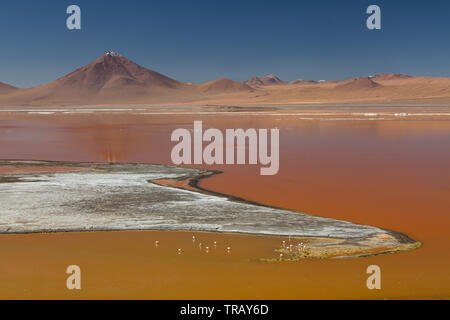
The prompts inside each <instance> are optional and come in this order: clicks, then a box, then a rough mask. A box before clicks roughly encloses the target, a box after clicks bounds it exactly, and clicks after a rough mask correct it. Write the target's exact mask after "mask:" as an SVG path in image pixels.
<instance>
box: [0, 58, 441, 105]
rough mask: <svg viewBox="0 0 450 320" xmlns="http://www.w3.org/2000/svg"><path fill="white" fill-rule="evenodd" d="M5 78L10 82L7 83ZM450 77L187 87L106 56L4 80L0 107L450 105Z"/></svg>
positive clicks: (273, 80)
mask: <svg viewBox="0 0 450 320" xmlns="http://www.w3.org/2000/svg"><path fill="white" fill-rule="evenodd" d="M2 80H5V79H2ZM449 102H450V78H444V77H441V78H438V77H423V76H409V75H404V74H389V73H384V74H378V75H374V76H369V77H358V78H351V79H346V80H343V81H323V80H321V81H314V80H302V79H298V80H294V81H291V82H284V81H282V80H281V79H279V78H278V77H276V76H274V75H267V76H265V77H262V78H258V77H252V78H250V79H249V80H247V81H245V82H238V81H233V80H230V79H226V78H221V79H217V80H213V81H208V82H205V83H202V84H199V85H197V84H192V83H184V82H180V81H177V80H174V79H172V78H169V77H167V76H165V75H163V74H161V73H158V72H155V71H152V70H149V69H147V68H145V67H142V66H140V65H138V64H136V63H134V62H132V61H131V60H129V59H127V58H125V57H123V56H121V55H119V54H116V53H114V52H110V51H109V52H106V53H105V54H104V55H103V56H101V57H100V58H98V59H97V60H95V61H93V62H92V63H90V64H88V65H86V66H84V67H82V68H79V69H77V70H75V71H74V72H72V73H70V74H68V75H66V76H64V77H61V78H59V79H57V80H54V81H52V82H49V83H46V84H43V85H40V86H37V87H34V88H23V89H22V88H15V87H13V86H10V85H8V84H6V83H2V82H0V106H3V107H13V106H89V105H126V104H133V105H147V106H151V105H217V106H220V105H271V104H277V105H283V104H299V105H301V104H357V103H367V104H380V105H383V104H394V105H396V104H447V103H449Z"/></svg>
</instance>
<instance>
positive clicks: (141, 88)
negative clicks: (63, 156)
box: [2, 52, 195, 105]
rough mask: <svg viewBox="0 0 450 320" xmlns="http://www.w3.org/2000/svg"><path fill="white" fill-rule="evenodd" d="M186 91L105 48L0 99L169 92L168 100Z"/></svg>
mask: <svg viewBox="0 0 450 320" xmlns="http://www.w3.org/2000/svg"><path fill="white" fill-rule="evenodd" d="M190 94H192V95H195V90H193V88H191V86H189V85H188V84H185V83H183V82H179V81H177V80H174V79H172V78H169V77H167V76H165V75H163V74H161V73H158V72H155V71H152V70H149V69H147V68H144V67H142V66H140V65H138V64H136V63H134V62H133V61H131V60H129V59H127V58H125V57H123V56H121V55H119V54H116V53H114V52H107V53H105V54H104V55H103V56H101V57H100V58H98V59H97V60H95V61H94V62H92V63H90V64H88V65H86V66H84V67H82V68H80V69H77V70H75V71H74V72H72V73H70V74H68V75H66V76H64V77H62V78H59V79H57V80H55V81H52V82H49V83H47V84H44V85H41V86H38V87H35V88H31V89H21V90H18V91H17V93H13V94H9V95H8V96H7V97H5V98H4V99H2V101H3V100H6V101H5V102H3V104H4V103H11V104H15V105H18V104H21V105H28V104H29V105H43V104H52V105H54V104H61V105H64V104H77V105H83V104H86V105H89V104H107V103H118V102H119V103H120V102H122V101H123V102H124V103H147V102H150V103H155V102H163V101H165V99H166V98H167V97H169V96H170V97H171V99H172V101H176V100H177V99H178V98H179V99H181V98H183V99H186V97H189V95H190ZM181 96H183V97H181Z"/></svg>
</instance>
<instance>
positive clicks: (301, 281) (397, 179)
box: [0, 113, 450, 299]
mask: <svg viewBox="0 0 450 320" xmlns="http://www.w3.org/2000/svg"><path fill="white" fill-rule="evenodd" d="M194 120H203V124H204V127H217V128H237V127H243V128H247V127H254V128H260V127H261V128H271V127H274V126H277V127H279V129H280V171H279V173H278V175H275V176H260V175H259V166H216V167H214V168H215V169H220V170H223V171H224V173H223V174H221V175H217V176H214V177H213V178H210V179H207V180H204V181H203V182H202V186H203V187H206V188H209V189H212V190H215V191H219V192H224V193H228V194H233V195H237V196H240V197H244V198H247V199H250V200H254V201H258V202H261V203H265V204H270V205H276V206H281V207H285V208H290V209H295V210H299V211H305V212H308V213H311V214H315V215H321V216H326V217H332V218H339V219H344V220H349V221H352V222H357V223H363V224H370V225H375V226H379V227H382V228H386V229H393V230H396V231H400V232H403V233H406V234H408V235H409V236H410V237H412V238H413V239H416V240H419V241H421V242H422V243H423V247H422V248H420V249H418V250H415V251H411V252H406V253H400V254H391V255H383V256H375V257H370V258H364V259H350V260H335V261H331V260H315V261H303V262H302V263H301V264H261V263H257V262H252V261H246V260H245V259H242V260H239V261H235V263H236V264H233V266H232V267H233V268H235V269H233V270H235V272H234V273H233V275H231V273H230V272H231V271H230V270H229V269H227V268H226V263H225V262H224V261H225V260H220V259H219V260H218V261H209V260H202V261H203V262H201V263H200V265H197V264H195V263H194V264H192V263H193V262H192V261H191V262H189V263H188V262H186V261H184V262H183V263H184V264H183V263H181V262H180V265H179V266H180V267H181V266H182V267H183V268H186V270H191V271H192V270H200V271H201V270H203V269H202V268H204V267H205V266H204V264H205V263H206V264H209V263H211V264H212V266H214V268H215V269H214V268H213V269H214V270H215V271H214V272H216V276H217V277H214V279H215V280H214V281H215V282H214V284H213V283H211V281H212V280H211V279H212V278H211V277H212V275H211V274H213V271H211V265H210V266H209V267H208V268H207V269H205V270H203V271H204V273H203V275H204V277H206V279H207V280H208V281H206V280H205V278H203V280H202V277H201V276H200V275H199V274H197V273H196V272H193V271H192V272H191V273H190V277H194V278H195V277H197V281H194V280H193V279H185V280H180V279H179V278H177V277H176V276H174V275H173V273H170V274H169V273H168V274H164V272H162V271H161V273H159V274H158V280H155V279H153V278H151V277H150V276H149V275H147V274H145V268H144V267H145V266H147V267H148V265H147V264H146V263H147V262H145V261H144V260H142V257H141V256H140V255H136V256H134V258H133V259H135V260H133V261H135V262H136V265H135V268H136V274H137V275H139V274H141V273H142V274H141V275H142V277H141V279H143V280H142V281H144V283H145V281H148V283H151V284H152V285H153V286H156V287H158V285H159V286H160V287H161V290H160V294H159V295H158V294H156V293H154V292H150V291H145V290H144V288H141V287H139V286H136V285H135V286H134V287H133V286H128V287H127V285H126V283H121V285H118V288H121V290H122V291H120V290H119V292H118V293H117V292H115V295H112V297H128V296H130V297H131V296H132V297H144V298H145V297H151V298H174V297H175V298H208V297H211V298H214V297H219V298H294V299H295V298H384V297H387V298H449V297H450V275H449V273H448V270H450V232H449V231H450V148H449V146H450V122H449V121H438V120H433V121H406V120H405V121H357V120H355V121H316V120H311V121H305V120H300V119H298V118H297V117H295V116H244V115H239V114H227V115H223V116H217V115H214V116H207V115H202V116H199V115H197V116H187V115H183V116H174V115H170V116H168V115H130V114H128V115H126V114H117V115H114V114H110V115H107V114H102V115H98V114H95V115H92V114H85V115H73V114H70V115H69V114H67V115H57V114H55V115H26V114H15V113H13V114H8V115H0V158H3V159H5V158H8V159H47V160H71V161H123V162H146V163H170V150H171V147H172V146H173V144H171V143H170V133H171V132H172V130H173V129H174V128H179V127H185V128H192V124H193V121H194ZM199 167H204V168H211V167H208V166H199ZM112 234H114V233H112ZM112 234H111V233H108V235H106V234H105V235H104V236H103V237H105V238H106V237H108V238H111V237H113V238H114V239H115V240H114V241H116V242H117V241H119V240H118V239H119V238H120V239H122V238H121V237H123V236H113V235H112ZM22 237H26V236H22ZM62 237H64V235H62ZM65 237H66V241H69V238H70V237H73V236H67V235H66V236H65ZM96 237H102V236H101V235H100V236H98V235H97V236H96ZM151 237H153V235H152V236H151ZM246 237H248V236H246ZM2 238H3V239H4V237H2ZM263 238H264V237H263ZM127 239H128V241H130V242H132V243H133V241H138V239H139V236H134V235H133V236H130V237H127ZM261 239H262V238H261ZM4 241H6V240H4ZM14 241H15V240H14V239H12V238H8V243H10V242H11V243H12V245H14V243H15V242H14ZM23 241H25V240H23ZM27 241H29V243H30V246H32V242H31V241H30V240H27ZM36 241H37V243H40V242H39V241H40V240H39V241H38V240H36ZM42 241H44V240H42ZM46 241H47V240H46ZM83 241H87V240H80V243H83ZM121 241H126V240H124V239H122V240H121ZM149 241H150V240H149ZM227 241H228V240H227ZM239 241H241V242H240V243H242V244H243V245H246V246H248V247H249V248H248V251H251V250H252V247H255V248H257V247H258V245H256V243H259V244H260V243H270V244H271V245H272V246H273V245H274V244H273V243H272V242H271V241H272V240H267V239H266V240H260V238H257V237H251V236H250V237H249V238H246V239H244V240H242V239H241V240H239ZM252 241H253V242H252ZM264 241H265V242H264ZM277 241H278V240H277ZM55 245H56V244H55ZM104 248H106V245H105V246H104ZM271 248H272V247H271ZM23 250H25V253H24V254H26V249H23ZM30 250H32V249H30ZM85 250H86V251H87V252H89V248H86V249H85ZM105 250H107V249H105ZM109 250H119V252H117V253H116V254H118V255H119V256H120V255H121V254H124V253H123V252H122V251H120V247H119V248H117V249H116V248H114V247H113V248H111V249H109ZM6 251H8V250H6ZM6 251H5V252H6ZM8 252H9V251H8ZM261 252H264V254H269V252H270V250H267V248H266V249H265V251H261ZM10 254H11V253H10ZM46 258H47V259H52V256H51V255H49V256H46ZM53 259H55V261H56V260H58V259H59V258H58V257H56V256H55V257H53ZM90 259H91V260H89V259H88V260H89V261H93V260H95V259H96V258H95V257H94V256H92V257H91V258H90ZM111 259H113V258H111ZM114 259H116V260H120V259H118V258H117V257H115V258H114ZM25 260H26V259H25ZM116 260H114V261H116ZM130 263H132V262H130ZM173 263H174V264H171V267H170V268H169V269H170V270H172V269H171V268H174V269H175V270H178V269H177V263H176V262H173ZM186 263H187V264H186ZM202 263H203V264H202ZM370 264H377V265H379V266H380V267H381V269H382V290H381V291H379V292H373V291H369V290H367V288H366V287H365V278H366V274H365V268H366V267H367V266H368V265H370ZM163 265H164V264H163ZM130 267H131V266H128V267H127V268H130ZM228 267H229V266H228ZM163 269H164V268H163ZM169 269H168V270H169ZM8 270H9V269H8ZM200 271H198V272H200ZM24 272H25V270H24ZM140 272H141V273H140ZM172 272H175V271H173V270H172ZM180 272H181V271H180ZM186 272H188V271H186ZM38 274H39V273H37V274H36V276H37V275H38ZM181 274H183V273H181ZM171 275H172V276H171ZM185 275H186V277H187V274H185ZM15 276H18V275H17V274H15ZM98 276H99V277H101V273H100V272H98ZM173 277H175V278H176V280H175V278H173ZM231 277H232V279H233V280H232V281H231V280H230V279H231ZM126 279H128V280H130V279H129V278H127V277H125V276H124V278H123V279H122V280H123V281H125V280H126ZM30 281H31V280H30ZM230 281H231V282H230ZM161 283H165V286H163V285H162V284H161ZM231 284H232V285H231ZM192 286H195V287H196V289H189V287H192ZM124 288H128V290H124ZM133 288H134V289H133ZM162 288H164V289H162ZM189 290H190V291H189ZM206 291H208V293H207V292H206ZM38 292H40V294H43V295H44V297H46V295H45V294H44V293H43V292H42V291H38ZM101 292H103V291H101V290H100V292H96V293H95V294H92V295H91V296H89V295H88V297H97V296H101V297H104V296H105V295H106V297H109V296H108V295H107V294H106V293H103V294H104V295H102V293H101ZM2 295H3V296H5V295H6V296H7V293H3V294H2ZM38 295H39V294H38ZM50 296H51V295H50Z"/></svg>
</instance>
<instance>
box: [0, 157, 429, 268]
mask: <svg viewBox="0 0 450 320" xmlns="http://www.w3.org/2000/svg"><path fill="white" fill-rule="evenodd" d="M1 167H9V168H16V169H19V171H16V172H12V173H4V174H2V175H0V193H1V192H2V191H1V189H2V188H1V187H2V186H5V185H8V186H9V189H8V190H9V191H10V189H11V188H14V187H17V188H18V189H17V190H16V191H14V190H13V192H25V193H24V196H23V199H27V196H26V194H29V193H30V190H29V189H26V188H27V187H28V188H35V187H36V186H37V187H38V189H39V190H40V192H44V193H45V192H50V193H53V194H54V195H53V196H54V197H55V196H56V197H57V198H52V196H49V195H44V194H43V193H41V194H40V195H38V196H35V197H34V198H30V196H28V200H25V201H24V202H25V204H24V205H23V206H22V207H21V208H16V209H14V207H16V206H17V203H14V201H15V200H14V198H12V200H11V199H9V200H8V199H6V201H5V202H4V207H6V208H8V205H9V206H10V207H12V208H9V209H6V210H9V211H8V212H9V213H8V214H9V215H6V216H5V215H4V214H2V217H3V219H5V217H10V220H9V221H11V222H10V227H9V228H12V227H11V226H16V227H15V228H16V229H15V230H10V229H5V223H3V225H4V226H3V227H1V226H0V229H1V230H0V233H7V234H11V233H13V234H14V233H16V234H17V233H19V234H20V233H22V234H23V233H25V234H28V233H48V232H51V233H55V232H80V231H114V230H120V231H122V230H168V231H192V232H223V233H230V232H231V233H242V234H258V235H269V236H284V237H287V236H289V237H293V238H296V239H299V241H303V242H305V243H308V251H307V252H306V251H305V252H297V251H295V250H294V252H292V248H289V249H287V248H285V247H280V248H278V249H277V250H279V251H280V252H282V253H283V254H284V256H285V258H284V259H289V260H298V259H301V258H306V257H315V258H338V257H355V256H367V255H375V254H383V253H392V252H397V251H406V250H411V249H415V248H417V247H419V246H420V245H421V244H420V243H419V242H417V241H414V240H412V239H410V238H409V237H408V236H406V235H404V234H401V233H399V232H395V231H390V230H384V229H379V228H375V227H369V226H363V225H358V224H353V223H349V222H343V221H338V220H333V219H328V218H322V217H317V216H310V215H307V214H304V213H300V212H295V211H291V210H285V209H282V208H277V207H269V206H263V205H261V204H259V203H256V202H252V201H248V200H246V199H242V198H239V197H233V196H229V195H226V194H221V193H217V192H214V191H210V190H207V189H204V188H202V187H200V186H199V181H200V180H202V179H204V178H207V177H210V176H212V175H215V174H218V173H219V172H217V171H215V172H213V171H203V170H200V171H199V170H194V169H183V168H179V167H174V166H161V165H159V166H158V165H143V164H120V165H118V164H116V165H107V164H93V163H76V162H58V161H53V162H50V161H29V160H22V161H19V160H16V161H13V160H7V161H0V168H1ZM30 167H31V168H33V167H34V168H40V169H41V170H40V171H39V170H38V171H37V172H34V173H33V172H32V171H33V170H31V172H30V171H28V172H27V173H25V174H24V173H19V172H20V168H22V169H24V168H30ZM42 167H45V168H47V169H48V171H45V170H47V169H45V170H44V171H42ZM54 167H58V168H61V167H62V168H68V170H67V171H65V172H53V173H52V168H54ZM166 168H170V170H176V172H179V173H177V174H175V176H173V174H172V177H171V176H170V175H168V178H166V177H165V174H163V175H162V176H159V177H157V179H150V180H151V182H153V184H154V185H158V186H159V188H161V186H163V188H164V189H163V191H161V190H160V189H154V191H153V193H155V192H162V193H161V194H158V196H157V198H155V199H154V200H152V201H156V202H157V204H156V205H155V203H154V202H146V201H147V200H145V201H144V200H143V198H139V197H140V194H141V189H140V188H142V185H141V184H138V185H134V184H133V183H134V180H133V179H134V178H133V179H131V180H130V178H129V176H130V175H132V174H133V170H135V171H136V170H137V171H138V174H141V173H145V175H144V176H146V175H148V172H147V171H146V170H148V169H151V170H153V171H154V170H163V171H164V170H167V169H166ZM73 170H75V172H74V171H73ZM80 170H85V171H86V172H85V173H83V171H80ZM177 170H178V171H177ZM183 170H188V171H187V174H186V171H183ZM94 171H95V173H93V172H94ZM124 171H125V173H126V175H127V179H129V180H124V182H121V183H122V184H125V185H130V186H132V188H133V190H134V191H130V190H131V189H126V188H125V189H124V190H123V191H122V189H120V190H121V191H119V193H117V192H118V191H117V190H118V189H117V188H121V187H122V185H121V183H118V184H117V185H115V186H113V190H114V192H113V193H112V194H108V193H105V195H104V196H100V197H99V198H98V199H97V198H96V199H91V198H89V197H92V195H91V194H90V193H89V194H88V196H87V197H86V195H84V194H83V190H85V189H86V188H89V186H86V185H76V186H75V187H74V189H73V190H71V191H70V192H71V193H70V192H69V193H68V195H69V196H68V197H69V198H70V199H68V198H67V196H65V195H64V194H63V191H61V192H60V193H61V194H59V195H56V194H57V193H58V191H57V190H53V191H52V190H50V191H49V190H42V189H45V188H46V187H45V183H46V182H42V181H47V180H50V182H49V183H50V185H52V184H62V185H64V188H65V189H71V188H73V187H71V186H70V185H68V184H67V183H68V182H69V183H70V179H71V178H73V177H75V178H77V179H79V177H78V176H77V175H81V178H82V179H81V180H85V179H89V178H91V179H92V177H96V176H97V175H99V179H100V180H99V181H102V182H101V183H102V184H103V187H101V188H100V189H95V190H96V191H95V193H99V192H103V191H101V190H104V189H105V188H106V187H105V186H106V185H107V184H108V183H109V182H108V181H109V180H104V179H105V177H106V179H112V180H110V181H116V180H117V177H119V180H120V179H121V178H123V176H121V175H120V174H121V173H122V172H124ZM99 172H103V173H99ZM111 172H112V173H113V174H117V173H115V172H118V173H119V175H118V176H117V175H116V176H112V177H110V176H108V175H109V174H111ZM86 174H87V176H86ZM92 174H94V176H92ZM67 175H72V176H70V177H68V179H69V180H64V179H66V178H67ZM102 175H103V176H102ZM55 177H56V178H55ZM139 177H140V175H139ZM11 179H12V180H11ZM14 179H16V180H14ZM26 179H29V180H28V181H27V180H26ZM42 179H44V180H42ZM52 179H53V180H52ZM58 179H63V180H58ZM148 182H149V180H145V183H148ZM33 183H35V184H36V183H38V184H39V183H41V185H34V184H33ZM42 183H44V185H42ZM25 185H27V186H25ZM150 185H152V184H148V186H150ZM80 186H81V187H80ZM148 186H147V187H146V186H143V187H144V190H147V188H148ZM21 187H24V188H25V189H24V190H22V191H21V189H20V188H21ZM135 188H137V189H136V190H137V191H136V190H135ZM33 190H34V191H32V190H31V193H33V192H37V191H36V190H37V189H33ZM92 190H93V189H92ZM92 190H91V191H92ZM170 190H182V192H188V194H184V193H182V194H181V195H180V194H178V195H177V194H176V193H173V192H172V193H171V191H170ZM66 191H67V190H66ZM3 192H5V189H3ZM121 192H122V193H123V194H125V195H127V194H130V195H132V196H131V197H130V196H125V197H123V198H121V194H120V193H121ZM130 192H133V193H130ZM145 192H146V193H148V192H149V191H145ZM150 194H152V191H150ZM200 194H202V195H203V196H200ZM5 195H6V194H5V193H4V198H5ZM110 195H112V196H113V197H114V200H112V198H111V197H110ZM14 196H16V194H14ZM60 196H62V198H63V199H64V201H62V202H61V201H60V199H59V198H58V197H60ZM75 196H77V197H79V198H77V199H75V200H74V199H71V197H75ZM167 196H168V197H169V199H171V200H170V201H169V202H167V201H166V200H165V199H166V198H165V197H167ZM179 196H181V197H182V198H181V207H176V206H175V207H174V208H178V209H173V210H174V212H178V211H180V213H181V215H178V216H177V215H176V214H173V213H170V214H169V215H168V216H167V214H168V213H166V211H167V210H165V209H164V210H163V209H161V207H160V206H158V205H159V204H160V203H161V205H162V206H164V205H174V200H175V199H176V197H179ZM42 197H43V198H44V200H43V199H41V198H42ZM129 197H130V198H129ZM145 197H148V195H147V196H145ZM174 197H175V198H174ZM6 198H7V197H6ZM117 198H119V199H117ZM197 198H198V199H197ZM55 199H56V200H55ZM130 199H137V200H133V201H131V203H129V202H130ZM139 199H140V200H139ZM183 199H184V200H183ZM192 199H194V200H192ZM27 201H30V202H31V204H30V206H31V208H33V207H36V206H39V203H44V204H45V205H48V204H49V201H50V205H51V207H52V209H51V210H50V209H47V211H52V210H53V211H52V212H50V213H49V212H42V210H38V211H35V210H34V209H30V208H29V207H27V203H26V202H27ZM41 201H43V202H41ZM52 201H53V202H52ZM175 201H178V200H175ZM186 201H194V202H195V203H193V206H192V205H187V204H186V203H189V202H186ZM196 201H197V202H198V201H200V202H199V203H200V205H199V204H197V202H196ZM123 203H128V207H127V206H125V207H124V206H123ZM201 203H203V204H201ZM99 205H100V207H99ZM105 206H106V207H107V208H106V209H105V208H104V207H105ZM130 206H131V207H130ZM134 206H138V207H137V208H141V207H142V208H144V209H145V210H143V211H142V210H141V209H142V208H141V209H139V210H140V211H139V210H138V211H136V210H137V209H136V207H134ZM55 208H56V209H55ZM60 208H63V209H61V210H62V211H61V210H59V209H60ZM71 208H72V209H73V210H74V211H73V212H74V213H72V214H71V213H70V212H71ZM133 208H135V209H133ZM181 208H182V209H181ZM2 210H3V211H5V209H2ZM83 210H84V211H86V213H87V214H86V215H85V216H83V214H82V213H83ZM102 210H105V211H104V212H105V213H104V214H99V212H102ZM128 210H131V211H132V212H131V213H128ZM202 210H203V211H204V212H202ZM17 211H21V212H22V211H23V212H28V214H24V215H23V216H18V217H17V218H16V217H15V216H14V215H15V213H16V212H17ZM169 211H170V210H169ZM149 212H151V214H153V213H154V212H157V214H156V216H158V215H162V216H166V218H165V219H169V220H168V221H171V220H173V219H175V220H174V221H175V224H174V222H171V223H170V224H167V222H164V221H165V220H162V221H161V222H160V223H158V222H156V224H155V221H154V220H152V219H153V218H151V217H150V216H145V215H144V216H143V214H144V213H145V214H148V213H149ZM193 212H195V214H194V215H192V213H193ZM214 212H217V213H216V214H214ZM237 213H239V214H238V215H237V216H236V214H237ZM77 214H78V215H79V216H78V217H77V218H76V219H79V220H76V219H75V221H74V220H73V217H72V216H73V215H75V216H76V215H77ZM35 215H42V217H43V218H45V219H46V220H48V221H49V223H53V224H54V225H53V227H50V228H48V226H47V225H46V224H42V223H41V222H40V221H38V220H36V219H35V217H34V218H33V216H35ZM71 215H72V216H71ZM186 215H188V216H189V215H191V216H190V218H186V217H185V216H186ZM257 217H259V218H257ZM33 219H35V220H33ZM111 219H112V220H111ZM148 219H150V220H148ZM180 219H181V220H180ZM185 219H187V220H185ZM202 219H206V220H205V221H209V222H207V223H206V224H204V222H202V221H203V220H202ZM230 219H231V220H230ZM264 219H265V220H264ZM298 219H300V220H298ZM259 220H261V221H259ZM263 220H264V221H263ZM17 221H19V222H17ZM20 221H25V224H27V225H28V226H29V227H28V228H32V229H33V230H31V232H30V230H20V228H23V226H21V222H20ZM77 221H78V222H77ZM176 221H179V222H176ZM183 221H186V222H183ZM73 223H75V224H77V223H79V224H80V225H83V226H84V227H83V228H77V227H72V226H73ZM199 223H200V224H199ZM211 223H212V224H211ZM217 223H218V224H217ZM101 224H104V225H106V227H101ZM215 224H217V227H213V226H214V225H215ZM6 225H8V223H6ZM64 225H70V226H71V227H70V228H64V227H63V226H64ZM89 225H92V226H95V227H94V228H92V227H91V228H92V229H89V228H88V226H89ZM142 225H144V227H142ZM146 225H147V226H146ZM43 226H47V227H44V228H43ZM188 226H189V227H188ZM261 228H263V229H261ZM305 228H306V229H305ZM17 229H19V230H17ZM325 230H327V231H326V232H325ZM286 250H287V251H286ZM306 253H307V254H306ZM305 254H306V256H305Z"/></svg>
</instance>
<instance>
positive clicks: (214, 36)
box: [0, 0, 450, 87]
mask: <svg viewBox="0 0 450 320" xmlns="http://www.w3.org/2000/svg"><path fill="white" fill-rule="evenodd" d="M70 4H77V5H79V6H80V7H81V9H82V30H81V31H69V30H67V28H66V23H65V21H66V18H67V15H66V8H67V6H68V5H70ZM370 4H377V5H379V6H380V7H381V9H382V30H381V31H370V30H368V29H367V28H366V26H365V20H366V17H367V15H366V14H365V11H366V8H367V6H368V5H370ZM449 17H450V1H448V0H433V1H425V0H421V1H416V0H409V1H406V0H389V1H386V0H373V1H366V0H293V1H290V0H289V1H288V0H277V1H275V0H271V1H265V0H223V1H221V0H201V1H200V0H178V1H173V0H157V1H154V0H145V1H143V0H128V1H125V0H109V1H106V0H72V1H66V0H2V1H1V2H0V38H1V47H0V81H2V82H6V83H10V84H13V85H16V86H20V87H31V86H35V85H38V84H42V83H45V82H48V81H51V80H54V79H56V78H58V77H60V76H63V75H65V74H66V73H69V72H71V71H73V70H74V69H75V68H79V67H81V66H83V65H85V64H87V63H89V62H91V61H92V60H94V59H96V58H97V57H98V56H100V55H101V54H103V52H104V51H105V50H113V51H116V52H118V53H120V54H122V55H124V56H126V57H127V58H129V59H131V60H133V61H135V62H137V63H139V64H141V65H143V66H145V67H147V68H150V69H152V70H155V71H158V72H161V73H163V74H166V75H168V76H170V77H173V78H175V79H177V80H180V81H191V82H195V83H199V82H203V81H207V80H212V79H216V78H219V77H228V78H231V79H233V80H239V81H241V80H245V79H247V78H249V77H251V76H263V75H265V74H268V73H273V74H276V75H278V76H279V77H280V78H282V79H284V80H294V79H297V78H303V79H316V80H317V79H326V80H331V79H343V78H348V77H353V76H360V75H371V74H375V73H381V72H396V73H408V74H415V75H430V76H450V38H449V33H450V18H449Z"/></svg>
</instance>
